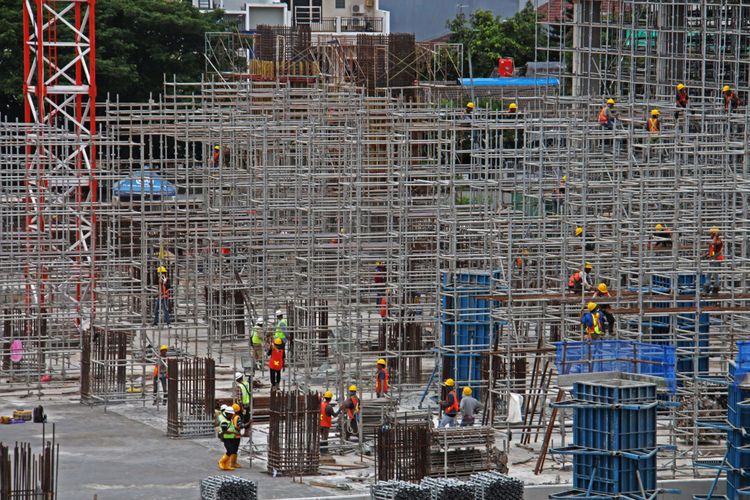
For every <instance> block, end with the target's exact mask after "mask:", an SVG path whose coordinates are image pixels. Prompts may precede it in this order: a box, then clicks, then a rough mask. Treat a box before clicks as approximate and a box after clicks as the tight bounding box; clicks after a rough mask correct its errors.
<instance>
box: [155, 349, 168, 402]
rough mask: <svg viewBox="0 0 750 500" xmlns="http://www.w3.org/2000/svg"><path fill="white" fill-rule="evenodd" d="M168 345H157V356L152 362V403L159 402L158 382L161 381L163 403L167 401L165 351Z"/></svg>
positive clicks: (166, 351)
mask: <svg viewBox="0 0 750 500" xmlns="http://www.w3.org/2000/svg"><path fill="white" fill-rule="evenodd" d="M168 352H169V347H168V346H166V345H163V344H162V345H161V346H159V357H157V358H156V363H155V364H154V405H156V404H157V403H158V402H159V397H158V393H159V383H161V392H162V394H163V396H162V397H163V399H164V403H165V404H166V402H167V353H168Z"/></svg>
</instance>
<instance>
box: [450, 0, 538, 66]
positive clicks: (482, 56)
mask: <svg viewBox="0 0 750 500" xmlns="http://www.w3.org/2000/svg"><path fill="white" fill-rule="evenodd" d="M448 29H450V31H451V42H453V43H462V44H463V45H464V48H465V49H466V55H467V56H468V53H471V61H472V66H473V72H474V76H477V77H486V76H490V75H491V74H492V70H493V69H495V68H496V67H497V60H498V58H501V57H512V58H513V61H514V63H515V65H516V66H517V67H520V66H523V65H525V64H526V63H527V62H529V61H533V60H534V48H535V45H536V37H537V35H538V33H539V31H538V28H537V24H536V11H535V9H534V6H533V5H532V3H531V2H527V3H526V7H524V8H523V10H521V11H520V12H518V13H516V15H514V16H513V17H510V18H508V19H502V18H500V16H495V15H494V14H493V13H492V11H489V10H483V9H477V10H475V11H474V12H472V14H471V16H470V17H468V18H467V17H466V15H465V14H464V13H463V12H462V13H459V14H458V15H457V16H456V17H455V18H453V19H451V20H450V21H448ZM467 60H468V59H467ZM464 74H468V62H467V63H466V64H465V68H464Z"/></svg>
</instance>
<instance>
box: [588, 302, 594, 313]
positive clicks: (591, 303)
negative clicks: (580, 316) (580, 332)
mask: <svg viewBox="0 0 750 500" xmlns="http://www.w3.org/2000/svg"><path fill="white" fill-rule="evenodd" d="M586 307H587V308H588V310H589V311H593V310H594V309H596V302H589V303H588V304H586Z"/></svg>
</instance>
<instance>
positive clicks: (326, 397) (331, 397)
mask: <svg viewBox="0 0 750 500" xmlns="http://www.w3.org/2000/svg"><path fill="white" fill-rule="evenodd" d="M323 397H324V398H325V399H333V393H332V392H331V391H326V392H324V393H323Z"/></svg>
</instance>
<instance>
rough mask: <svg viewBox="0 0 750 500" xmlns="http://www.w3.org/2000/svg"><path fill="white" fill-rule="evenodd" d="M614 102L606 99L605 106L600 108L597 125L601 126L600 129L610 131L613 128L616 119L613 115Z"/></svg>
mask: <svg viewBox="0 0 750 500" xmlns="http://www.w3.org/2000/svg"><path fill="white" fill-rule="evenodd" d="M614 108H615V100H614V99H611V98H610V99H607V104H605V105H604V106H602V108H601V109H600V110H599V125H601V126H602V128H604V129H607V130H612V129H614V128H615V123H616V118H617V116H616V115H615V109H614Z"/></svg>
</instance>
